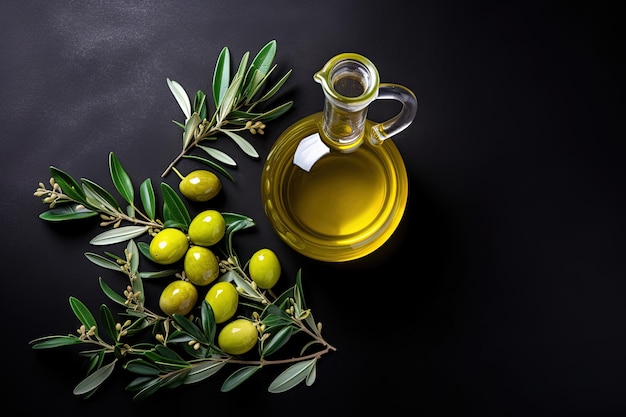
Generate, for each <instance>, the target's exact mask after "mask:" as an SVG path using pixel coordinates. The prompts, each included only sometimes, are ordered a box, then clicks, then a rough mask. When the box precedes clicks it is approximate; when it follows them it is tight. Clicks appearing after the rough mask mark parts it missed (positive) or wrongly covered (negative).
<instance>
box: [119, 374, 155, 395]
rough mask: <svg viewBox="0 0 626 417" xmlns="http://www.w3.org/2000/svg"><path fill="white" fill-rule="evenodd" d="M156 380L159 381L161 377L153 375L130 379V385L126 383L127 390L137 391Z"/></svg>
mask: <svg viewBox="0 0 626 417" xmlns="http://www.w3.org/2000/svg"><path fill="white" fill-rule="evenodd" d="M155 382H159V377H156V378H155V377H153V376H138V377H137V378H135V379H133V380H132V381H130V383H129V384H128V385H126V391H130V392H137V391H141V390H142V389H144V388H146V387H149V386H151V385H153V384H154V383H155Z"/></svg>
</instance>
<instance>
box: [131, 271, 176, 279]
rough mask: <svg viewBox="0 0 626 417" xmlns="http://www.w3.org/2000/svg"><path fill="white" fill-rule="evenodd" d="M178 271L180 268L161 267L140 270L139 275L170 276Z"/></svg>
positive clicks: (152, 276) (149, 277)
mask: <svg viewBox="0 0 626 417" xmlns="http://www.w3.org/2000/svg"><path fill="white" fill-rule="evenodd" d="M179 272H181V270H180V269H161V270H159V271H143V272H140V273H139V275H140V276H141V278H143V279H153V278H164V277H171V276H172V275H176V274H177V273H179Z"/></svg>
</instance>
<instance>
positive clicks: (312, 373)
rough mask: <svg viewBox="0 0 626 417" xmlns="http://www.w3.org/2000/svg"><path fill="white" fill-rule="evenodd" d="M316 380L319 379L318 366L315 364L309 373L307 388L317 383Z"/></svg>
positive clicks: (306, 381) (306, 382)
mask: <svg viewBox="0 0 626 417" xmlns="http://www.w3.org/2000/svg"><path fill="white" fill-rule="evenodd" d="M315 378H317V364H314V365H313V366H312V367H311V370H310V371H309V374H308V375H307V376H306V380H305V384H306V386H307V387H310V386H311V385H313V383H314V382H315Z"/></svg>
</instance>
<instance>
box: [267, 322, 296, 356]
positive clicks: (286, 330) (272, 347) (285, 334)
mask: <svg viewBox="0 0 626 417" xmlns="http://www.w3.org/2000/svg"><path fill="white" fill-rule="evenodd" d="M266 331H267V330H266ZM295 333H298V329H297V328H295V327H292V326H286V327H283V328H282V329H280V330H279V331H278V333H276V334H275V335H272V336H271V337H270V338H269V339H268V342H267V343H265V344H264V345H263V356H269V355H271V354H272V353H274V352H276V351H278V350H279V349H280V348H281V347H283V346H284V345H285V344H286V343H287V342H288V341H289V339H290V338H291V336H292V335H293V334H295Z"/></svg>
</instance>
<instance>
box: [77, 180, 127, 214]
mask: <svg viewBox="0 0 626 417" xmlns="http://www.w3.org/2000/svg"><path fill="white" fill-rule="evenodd" d="M80 182H81V184H82V188H83V191H84V192H85V199H86V201H87V202H88V203H89V206H90V207H96V208H97V209H98V210H99V211H103V212H108V213H112V212H114V211H116V210H119V208H120V205H119V203H118V202H117V201H116V200H115V197H113V196H112V195H111V193H109V192H108V191H107V190H105V189H104V188H102V187H101V186H100V185H98V184H96V183H95V182H93V181H91V180H89V179H87V178H81V179H80Z"/></svg>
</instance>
